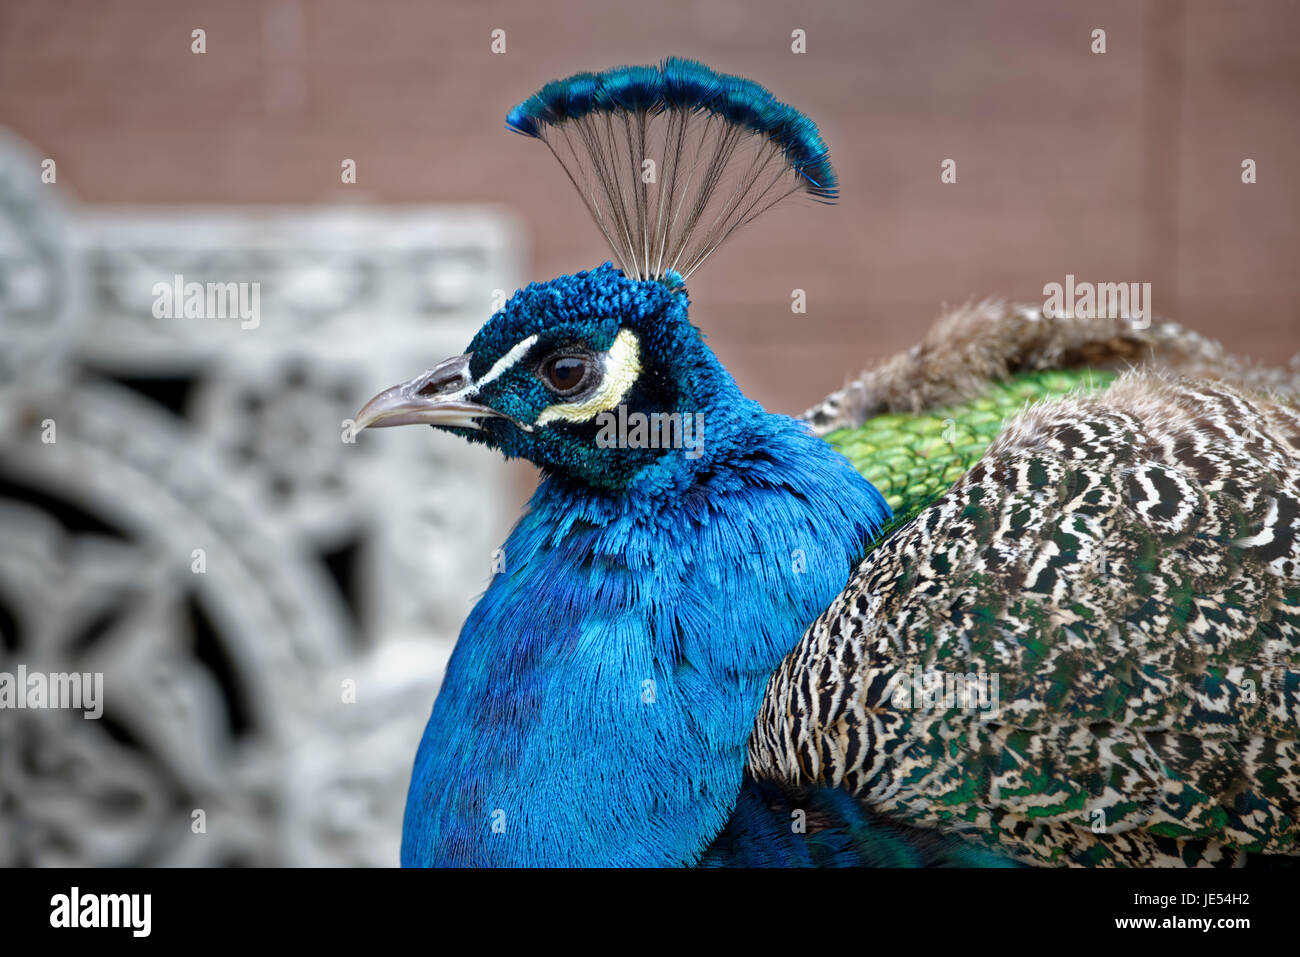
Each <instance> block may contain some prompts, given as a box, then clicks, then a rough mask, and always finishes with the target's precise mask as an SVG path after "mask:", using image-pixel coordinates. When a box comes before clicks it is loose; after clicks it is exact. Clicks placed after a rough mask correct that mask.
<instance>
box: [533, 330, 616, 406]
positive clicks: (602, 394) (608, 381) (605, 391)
mask: <svg viewBox="0 0 1300 957" xmlns="http://www.w3.org/2000/svg"><path fill="white" fill-rule="evenodd" d="M640 375H641V345H640V343H639V342H637V338H636V334H635V333H633V332H632V331H631V330H629V329H620V330H619V331H618V335H617V336H615V337H614V341H613V343H611V344H610V347H609V351H608V352H606V353H605V378H604V379H602V380H601V383H600V388H599V389H597V390H596V391H595V392H593V393H592V394H591V395H589V396H587V397H586V398H585V399H583V400H582V401H581V402H562V403H560V404H558V405H550V406H547V407H546V408H545V409H542V411H541V412H540V413H539V414H538V416H537V421H536V422H535V423H533V424H534V425H536V426H540V425H546V423H548V422H554V421H557V420H559V421H563V422H587V421H590V420H591V419H594V418H595V417H596V416H598V415H599V414H600V413H602V412H609V411H611V410H612V409H616V408H618V405H619V403H620V402H622V401H623V399H624V398H625V397H626V396H627V394H628V392H629V391H630V390H631V388H632V385H633V384H634V383H635V382H636V380H637V378H638V377H639V376H640Z"/></svg>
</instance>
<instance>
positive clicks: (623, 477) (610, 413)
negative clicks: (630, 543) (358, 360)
mask: <svg viewBox="0 0 1300 957" xmlns="http://www.w3.org/2000/svg"><path fill="white" fill-rule="evenodd" d="M687 309H688V299H687V295H686V291H685V288H684V287H682V286H681V285H679V284H677V283H676V282H675V277H672V278H670V279H669V280H668V281H666V282H659V281H653V280H641V279H630V278H628V277H627V276H625V275H624V274H623V272H622V271H621V270H619V269H616V268H614V267H613V266H612V265H611V264H609V263H606V264H605V265H603V266H600V267H599V268H596V269H592V270H588V271H585V272H580V273H577V274H575V275H571V276H561V277H560V278H558V279H553V280H551V281H550V282H544V283H533V284H532V285H530V286H528V287H526V288H524V289H521V290H519V291H518V292H517V293H515V295H514V296H513V297H512V298H511V299H510V301H509V302H507V303H506V305H505V307H504V308H503V309H502V310H501V311H500V312H498V313H497V314H496V315H495V316H493V317H492V318H491V319H490V320H489V321H488V322H487V324H486V325H484V326H483V328H482V329H480V330H479V332H478V334H477V335H476V336H475V337H474V340H473V341H472V342H471V343H470V344H469V347H468V348H467V349H466V351H465V352H464V354H462V355H459V356H455V357H453V358H451V359H448V360H447V361H445V362H442V363H440V364H438V365H437V366H435V367H434V368H433V369H430V370H428V371H426V372H424V373H422V374H421V375H419V376H416V377H415V378H414V379H412V380H411V381H409V382H405V383H402V384H401V385H398V386H394V387H393V388H391V389H388V390H386V391H384V392H382V393H380V394H379V395H377V396H375V397H374V398H373V399H371V400H370V402H369V403H367V405H366V406H365V408H363V409H362V410H361V412H360V413H359V414H358V415H357V418H356V430H358V431H359V430H361V429H363V428H381V427H385V426H393V425H410V424H428V425H432V426H434V427H435V428H442V429H446V430H448V431H451V432H454V433H456V434H459V435H461V436H463V437H464V438H467V439H469V440H470V441H472V442H483V443H486V444H488V445H490V446H492V447H494V448H496V449H498V450H500V451H501V452H503V453H504V454H505V455H506V456H507V457H519V458H526V459H528V460H529V461H531V462H533V463H534V464H535V465H538V466H539V467H541V468H543V469H544V470H546V471H548V472H552V473H558V474H561V475H565V476H567V477H569V478H572V479H575V480H577V481H580V482H582V483H584V484H586V485H590V486H593V487H596V488H623V487H626V486H627V485H628V484H630V483H631V482H632V480H633V479H634V477H635V476H636V475H637V474H638V473H640V472H641V471H642V470H643V469H644V468H646V467H647V466H649V465H652V464H654V463H656V462H659V461H661V460H666V459H671V460H672V462H673V463H674V464H676V465H677V466H678V467H685V468H690V467H692V466H696V467H702V466H703V462H704V461H705V460H706V451H707V450H706V447H705V441H706V437H707V433H706V427H707V426H708V425H709V424H716V425H718V426H720V427H725V426H726V425H727V424H729V423H730V422H732V421H733V420H734V419H735V416H734V415H732V414H730V413H729V411H728V408H729V406H734V405H735V404H736V401H737V400H738V399H739V393H738V392H737V391H736V386H735V384H734V382H733V381H732V379H731V378H730V376H728V375H727V373H726V372H725V371H724V370H723V369H722V367H721V365H720V364H719V363H718V362H717V360H716V359H715V358H714V356H713V353H712V352H711V350H709V348H708V347H707V346H706V345H705V344H704V342H703V336H702V335H701V334H700V332H699V331H698V330H697V329H696V328H695V327H694V326H693V325H691V323H690V321H689V319H688V318H687ZM715 412H716V413H717V414H716V415H715V414H714V413H715Z"/></svg>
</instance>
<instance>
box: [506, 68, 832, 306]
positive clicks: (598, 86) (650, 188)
mask: <svg viewBox="0 0 1300 957" xmlns="http://www.w3.org/2000/svg"><path fill="white" fill-rule="evenodd" d="M506 125H507V127H508V128H509V129H512V130H514V131H515V132H517V133H523V134H524V135H526V136H533V137H536V138H537V139H539V140H541V141H542V142H543V143H545V144H546V145H547V146H548V147H550V149H551V152H552V153H554V154H555V157H556V159H558V160H559V161H560V165H561V166H563V167H564V171H565V172H566V173H568V175H569V179H570V180H572V181H573V185H574V186H575V187H577V189H578V192H579V193H581V194H582V198H583V200H584V201H585V202H586V204H587V208H588V209H589V210H590V211H591V215H592V217H593V218H594V219H595V220H596V225H597V226H599V227H600V230H601V232H603V233H604V234H605V239H606V240H608V242H609V245H610V248H611V249H612V250H613V251H614V255H615V256H616V257H617V259H618V261H619V264H620V266H621V267H622V269H623V272H624V273H625V274H626V275H628V276H631V277H635V278H637V279H659V278H663V277H673V278H680V279H681V280H683V281H684V280H685V279H687V278H689V277H690V275H691V273H693V272H694V271H695V270H696V269H698V268H699V267H700V265H701V264H702V263H703V262H704V261H705V260H706V259H707V258H708V257H709V255H710V254H712V252H713V251H714V250H715V249H717V248H718V246H720V245H721V244H722V243H723V242H724V241H725V240H726V239H727V237H728V236H730V235H731V234H732V233H733V232H735V231H736V230H737V229H739V228H740V227H741V226H743V225H745V224H746V223H749V222H751V221H753V220H754V218H755V217H757V216H758V215H759V214H760V213H762V212H763V211H765V210H767V209H769V208H770V207H771V206H772V205H774V204H775V203H777V202H779V201H780V200H782V199H784V198H785V197H787V196H789V195H791V194H792V193H796V192H800V191H803V192H806V193H809V194H810V195H812V196H813V197H814V198H816V199H819V200H821V201H824V202H833V201H834V199H835V195H836V183H835V173H834V171H833V170H832V169H831V164H830V160H829V158H828V156H827V149H826V145H825V143H823V142H822V139H821V135H820V134H819V133H818V132H817V127H816V125H814V123H813V122H812V120H810V119H808V117H806V116H804V115H803V114H802V113H800V112H799V111H798V110H796V109H794V108H793V107H791V106H787V105H786V104H784V103H781V102H779V101H777V100H776V99H775V98H774V97H773V96H772V94H771V93H769V92H768V91H767V90H765V89H764V88H763V87H761V86H759V85H758V84H757V83H754V82H753V81H751V80H747V79H745V78H744V77H739V76H729V75H727V74H724V73H715V72H714V71H713V70H710V69H709V68H708V67H706V66H704V65H703V64H701V63H695V62H693V61H691V60H680V59H677V58H675V57H669V58H668V59H667V60H665V61H664V62H663V64H662V65H660V66H658V67H654V66H623V67H616V68H614V69H612V70H606V71H604V72H603V73H578V74H575V75H574V76H571V77H569V78H567V79H564V80H556V81H554V82H552V83H548V84H547V85H546V86H544V87H542V89H541V90H539V91H538V92H537V93H535V94H533V95H532V96H530V97H529V98H528V99H527V100H525V101H524V102H523V103H520V104H519V105H518V106H517V107H515V108H514V109H513V110H511V111H510V115H509V117H507V119H506ZM674 274H675V275H674Z"/></svg>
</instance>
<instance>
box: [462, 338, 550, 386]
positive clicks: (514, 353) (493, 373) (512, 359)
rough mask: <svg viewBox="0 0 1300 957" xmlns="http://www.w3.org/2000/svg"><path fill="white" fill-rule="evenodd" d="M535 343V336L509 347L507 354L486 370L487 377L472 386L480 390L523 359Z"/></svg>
mask: <svg viewBox="0 0 1300 957" xmlns="http://www.w3.org/2000/svg"><path fill="white" fill-rule="evenodd" d="M536 342H537V336H536V335H532V336H529V337H528V338H527V339H521V340H520V341H519V342H516V343H515V344H514V345H513V346H511V347H510V351H509V352H507V353H506V354H505V355H503V356H502V357H501V358H500V359H498V360H497V361H496V362H495V363H493V364H492V368H491V369H488V373H487V375H485V376H484V377H483V378H481V379H479V380H478V382H476V383H474V385H475V386H476V387H480V388H481V387H482V386H485V385H487V384H488V383H489V382H491V381H492V380H493V379H495V378H497V377H498V376H500V375H501V374H502V373H504V372H505V371H506V370H507V369H509V368H510V367H511V366H513V365H514V364H515V363H516V362H518V361H519V360H520V359H522V358H523V357H524V353H526V352H527V351H528V350H529V349H531V348H532V347H533V344H534V343H536Z"/></svg>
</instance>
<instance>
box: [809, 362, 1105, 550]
mask: <svg viewBox="0 0 1300 957" xmlns="http://www.w3.org/2000/svg"><path fill="white" fill-rule="evenodd" d="M1114 380H1115V373H1113V372H1102V371H1097V370H1092V369H1072V370H1064V371H1060V370H1048V371H1045V372H1026V373H1021V374H1018V375H1015V376H1012V377H1011V378H1009V379H1005V380H1003V381H1001V382H994V383H991V384H990V385H989V386H988V388H987V389H985V390H984V392H983V393H981V394H980V395H978V396H976V397H975V398H973V399H970V400H968V401H966V402H959V403H956V404H954V405H949V406H943V407H941V408H936V409H927V410H925V411H924V412H918V413H912V412H888V413H885V414H884V415H878V416H876V417H875V418H872V419H868V420H867V421H866V422H864V423H863V424H862V425H860V426H858V427H856V428H843V429H836V430H835V431H834V432H831V433H830V434H829V435H827V436H826V441H827V442H829V443H830V444H831V445H833V446H834V447H835V448H836V449H837V450H838V451H839V452H840V454H842V455H843V456H844V457H845V458H847V459H848V460H849V461H850V462H852V463H853V466H854V468H856V469H857V470H858V471H859V472H861V473H862V474H863V475H864V476H865V477H866V478H867V480H868V481H870V482H871V483H872V484H873V485H875V486H876V488H878V489H880V492H881V494H883V495H884V496H885V499H886V500H887V501H888V502H889V507H890V508H892V509H893V510H894V520H893V521H892V522H891V523H890V528H889V529H886V531H889V530H890V529H892V528H894V527H897V526H898V525H901V524H903V523H905V522H908V521H910V520H911V519H912V517H913V516H915V515H916V513H917V512H919V511H920V510H921V509H923V508H924V507H925V506H926V505H928V504H930V502H932V501H934V500H935V499H936V498H938V497H939V496H940V495H942V494H943V493H944V492H946V491H947V490H948V489H949V488H951V487H952V484H953V483H954V482H956V481H957V479H959V478H960V477H961V476H962V475H963V474H964V473H965V472H966V471H967V470H968V469H969V468H970V467H971V466H972V465H974V464H975V463H976V462H977V461H979V458H980V456H982V455H983V454H984V451H985V449H987V448H988V447H989V445H990V444H992V442H993V440H994V438H996V437H997V435H998V433H999V432H1001V431H1002V428H1003V426H1004V425H1005V424H1006V422H1007V421H1008V420H1009V419H1010V418H1011V417H1012V416H1014V415H1015V414H1016V413H1017V412H1020V411H1022V410H1023V409H1024V408H1025V407H1026V406H1027V405H1031V404H1033V403H1035V402H1040V401H1043V400H1045V399H1055V398H1060V397H1062V396H1065V395H1070V394H1079V393H1084V394H1086V393H1090V392H1097V391H1101V390H1103V389H1105V388H1106V387H1107V386H1109V385H1110V384H1111V382H1113V381H1114Z"/></svg>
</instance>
